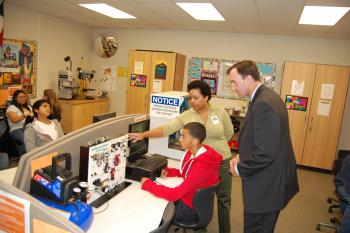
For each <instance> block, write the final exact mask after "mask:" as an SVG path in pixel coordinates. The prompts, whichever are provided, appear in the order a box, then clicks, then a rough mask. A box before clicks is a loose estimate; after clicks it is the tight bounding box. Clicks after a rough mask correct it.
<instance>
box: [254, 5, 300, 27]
mask: <svg viewBox="0 0 350 233" xmlns="http://www.w3.org/2000/svg"><path fill="white" fill-rule="evenodd" d="M258 11H259V16H260V19H261V21H262V22H280V23H281V22H284V23H298V22H299V18H300V16H301V13H302V11H303V7H301V6H300V7H295V6H293V7H292V6H283V5H278V6H266V5H260V6H258Z"/></svg>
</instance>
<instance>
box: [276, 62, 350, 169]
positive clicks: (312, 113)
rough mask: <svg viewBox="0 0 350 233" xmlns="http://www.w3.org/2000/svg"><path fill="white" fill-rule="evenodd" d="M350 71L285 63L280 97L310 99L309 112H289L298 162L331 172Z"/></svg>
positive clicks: (335, 67)
mask: <svg viewBox="0 0 350 233" xmlns="http://www.w3.org/2000/svg"><path fill="white" fill-rule="evenodd" d="M349 75H350V67H343V66H334V65H318V64H306V63H297V62H286V63H285V66H284V72H283V81H282V89H281V96H282V99H285V98H286V95H292V96H302V97H307V100H308V102H307V106H306V111H298V110H290V109H288V116H289V128H290V134H291V139H292V143H293V148H294V152H295V156H296V161H297V163H298V164H300V165H305V166H309V167H315V168H321V169H327V170H331V169H332V163H333V160H334V158H335V156H336V150H337V144H338V139H339V133H340V127H341V123H342V118H343V111H344V104H345V100H346V94H347V88H348V82H349Z"/></svg>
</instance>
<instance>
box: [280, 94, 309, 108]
mask: <svg viewBox="0 0 350 233" xmlns="http://www.w3.org/2000/svg"><path fill="white" fill-rule="evenodd" d="M307 101H308V98H307V97H301V96H293V95H286V99H285V104H286V108H287V109H289V110H297V111H306V108H307Z"/></svg>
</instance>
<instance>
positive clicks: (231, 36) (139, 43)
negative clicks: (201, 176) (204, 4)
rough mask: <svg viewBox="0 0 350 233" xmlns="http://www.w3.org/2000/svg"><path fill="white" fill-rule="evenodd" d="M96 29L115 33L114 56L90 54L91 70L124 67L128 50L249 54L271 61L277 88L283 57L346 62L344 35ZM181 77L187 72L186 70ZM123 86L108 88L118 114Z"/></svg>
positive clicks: (349, 56)
mask: <svg viewBox="0 0 350 233" xmlns="http://www.w3.org/2000/svg"><path fill="white" fill-rule="evenodd" d="M102 33H106V34H111V35H114V36H116V38H117V39H118V41H119V48H118V51H117V53H116V55H115V56H114V57H112V58H109V59H102V58H99V57H97V56H96V55H95V54H94V55H93V56H92V64H93V66H94V69H96V70H98V69H99V67H100V65H103V64H108V65H117V66H127V64H128V52H129V50H132V49H146V50H164V51H174V52H178V53H182V54H184V55H186V57H187V60H188V58H190V57H193V56H197V57H211V58H221V59H236V60H240V59H252V60H255V61H259V62H271V63H276V65H277V71H276V81H277V83H276V84H277V91H278V92H279V90H280V86H281V79H282V78H281V77H282V72H283V63H284V61H297V62H307V63H319V64H332V65H343V66H350V41H349V40H337V39H322V38H306V37H289V36H276V35H260V34H238V33H217V32H216V33H214V32H191V31H166V30H116V29H115V30H112V29H95V30H94V33H93V38H96V37H97V36H98V35H100V34H102ZM187 63H188V62H187ZM187 63H186V70H187V66H188V64H187ZM185 76H186V77H187V73H186V74H185ZM125 88H126V80H124V79H119V78H118V81H117V87H116V89H117V91H116V92H115V93H110V97H111V110H112V111H116V112H117V113H118V114H123V113H124V109H125ZM349 95H350V94H349ZM349 95H348V96H349ZM135 101H137V100H135ZM225 104H227V101H226V102H225ZM345 113H346V114H345V115H344V118H343V119H344V121H343V125H342V132H341V138H340V142H339V145H340V146H342V148H343V149H350V140H349V139H350V130H349V128H350V120H348V119H350V100H349V98H348V101H347V105H346V109H345Z"/></svg>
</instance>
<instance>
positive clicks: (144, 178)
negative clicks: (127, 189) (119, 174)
mask: <svg viewBox="0 0 350 233" xmlns="http://www.w3.org/2000/svg"><path fill="white" fill-rule="evenodd" d="M146 180H149V178H147V177H142V179H141V185H143V183H145V182H146Z"/></svg>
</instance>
